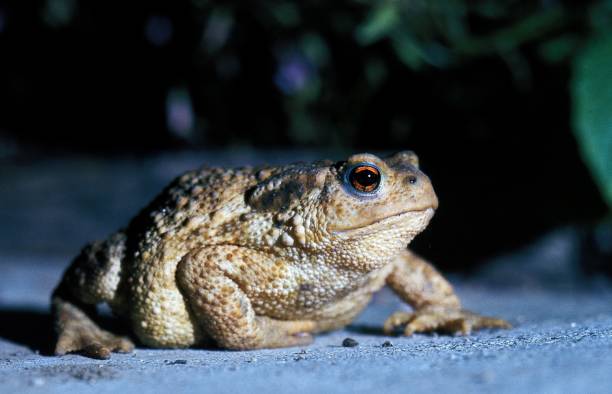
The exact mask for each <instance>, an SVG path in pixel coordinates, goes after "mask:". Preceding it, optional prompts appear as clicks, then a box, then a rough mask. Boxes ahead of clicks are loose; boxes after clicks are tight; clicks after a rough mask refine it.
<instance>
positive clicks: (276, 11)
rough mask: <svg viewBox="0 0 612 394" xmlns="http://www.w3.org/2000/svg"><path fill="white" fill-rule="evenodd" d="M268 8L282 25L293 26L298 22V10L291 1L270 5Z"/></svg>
mask: <svg viewBox="0 0 612 394" xmlns="http://www.w3.org/2000/svg"><path fill="white" fill-rule="evenodd" d="M269 10H270V13H271V14H272V16H273V17H274V19H276V21H277V22H278V23H280V24H281V25H283V26H286V27H294V26H297V25H298V24H299V23H300V10H299V9H298V6H297V4H295V3H293V2H283V3H279V4H276V5H272V6H270V9H269Z"/></svg>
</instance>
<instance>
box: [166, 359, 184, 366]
mask: <svg viewBox="0 0 612 394" xmlns="http://www.w3.org/2000/svg"><path fill="white" fill-rule="evenodd" d="M166 364H168V365H185V364H187V360H174V361H167V362H166Z"/></svg>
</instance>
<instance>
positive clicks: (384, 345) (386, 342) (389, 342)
mask: <svg viewBox="0 0 612 394" xmlns="http://www.w3.org/2000/svg"><path fill="white" fill-rule="evenodd" d="M381 346H382V347H393V344H392V343H391V341H384V342H383V344H382V345H381Z"/></svg>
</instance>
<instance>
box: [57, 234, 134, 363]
mask: <svg viewBox="0 0 612 394" xmlns="http://www.w3.org/2000/svg"><path fill="white" fill-rule="evenodd" d="M124 245H125V236H124V235H123V233H117V234H115V235H114V236H112V237H110V238H109V240H107V241H105V242H94V243H92V244H90V245H88V246H87V247H85V248H84V249H83V251H82V252H81V254H79V256H77V257H76V259H75V260H74V261H73V263H72V264H71V265H70V267H69V268H68V270H67V271H66V272H65V273H64V277H63V278H62V281H61V282H60V284H59V286H58V287H57V288H56V289H55V291H54V292H53V296H52V299H51V306H52V312H53V318H54V321H55V329H56V333H57V342H56V344H55V354H56V355H63V354H66V353H70V352H79V353H82V354H83V355H85V356H88V357H93V358H99V359H106V358H109V357H110V354H111V352H130V351H131V350H132V349H133V348H134V345H133V344H132V342H131V341H130V340H129V339H127V338H124V337H119V336H116V335H114V334H112V333H110V332H108V331H106V330H103V329H101V328H100V327H99V326H98V325H97V324H96V323H95V322H94V321H93V320H92V316H93V315H95V313H96V310H95V304H98V303H101V302H107V303H109V304H111V305H118V304H119V299H118V294H117V287H118V284H119V279H120V278H119V274H120V266H121V258H122V257H123V250H124Z"/></svg>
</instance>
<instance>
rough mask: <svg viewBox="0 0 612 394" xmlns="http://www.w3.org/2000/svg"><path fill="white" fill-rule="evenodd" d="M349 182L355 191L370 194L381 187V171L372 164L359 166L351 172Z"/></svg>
mask: <svg viewBox="0 0 612 394" xmlns="http://www.w3.org/2000/svg"><path fill="white" fill-rule="evenodd" d="M348 180H349V182H350V184H351V186H353V187H354V188H355V190H357V191H360V192H364V193H370V192H373V191H375V190H376V189H378V186H379V185H380V170H379V169H378V168H377V167H375V166H373V165H370V164H363V165H358V166H356V167H354V168H353V169H352V170H351V172H350V173H349V175H348Z"/></svg>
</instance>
